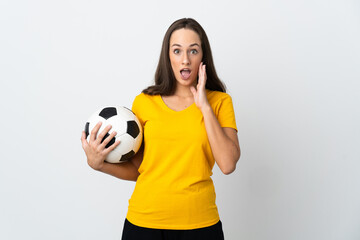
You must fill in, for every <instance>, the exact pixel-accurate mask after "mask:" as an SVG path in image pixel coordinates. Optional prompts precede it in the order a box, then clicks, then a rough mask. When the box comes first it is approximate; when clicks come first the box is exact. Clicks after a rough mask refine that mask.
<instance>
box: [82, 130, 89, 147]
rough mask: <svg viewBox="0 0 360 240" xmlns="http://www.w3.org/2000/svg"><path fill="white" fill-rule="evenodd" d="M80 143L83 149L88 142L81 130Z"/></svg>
mask: <svg viewBox="0 0 360 240" xmlns="http://www.w3.org/2000/svg"><path fill="white" fill-rule="evenodd" d="M81 144H82V147H83V149H85V148H86V147H87V145H88V142H87V141H86V133H85V131H82V133H81Z"/></svg>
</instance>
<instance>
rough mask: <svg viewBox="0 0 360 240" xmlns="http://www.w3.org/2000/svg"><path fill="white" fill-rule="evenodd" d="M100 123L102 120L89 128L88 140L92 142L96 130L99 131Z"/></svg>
mask: <svg viewBox="0 0 360 240" xmlns="http://www.w3.org/2000/svg"><path fill="white" fill-rule="evenodd" d="M101 125H102V122H98V123H97V124H96V125H95V126H94V128H93V129H92V130H91V133H90V139H89V142H94V141H95V140H96V135H97V132H98V131H99V129H100V127H101Z"/></svg>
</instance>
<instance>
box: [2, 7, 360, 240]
mask: <svg viewBox="0 0 360 240" xmlns="http://www.w3.org/2000/svg"><path fill="white" fill-rule="evenodd" d="M183 17H193V18H195V19H196V20H198V21H199V22H200V24H201V25H202V26H203V27H204V29H205V31H206V32H207V34H208V37H209V40H210V43H211V46H212V50H213V55H214V61H215V65H216V68H217V71H218V74H219V76H220V78H221V79H222V80H223V81H224V82H225V84H226V85H227V87H228V93H230V95H231V96H232V97H233V101H234V106H235V111H236V118H237V124H238V128H239V139H240V144H241V148H242V156H241V159H240V161H239V163H238V165H237V170H236V171H235V172H234V173H233V174H231V175H229V176H225V175H222V174H221V173H220V171H219V169H218V167H217V166H215V167H214V176H213V179H214V182H215V187H216V191H217V204H218V207H219V211H220V217H221V219H222V222H223V228H224V232H225V237H226V239H227V240H236V239H246V240H278V239H280V240H304V239H306V240H312V239H314V240H325V239H326V240H337V239H341V240H343V239H345V240H357V239H360V174H359V173H360V161H359V160H360V147H359V145H360V127H359V123H360V110H359V109H360V107H359V105H360V104H359V103H360V94H359V90H360V84H359V81H360V67H359V65H360V47H359V46H360V44H359V43H360V3H359V1H357V0H304V1H285V0H272V1H265V0H241V1H209V0H207V1H205V0H203V1H187V0H184V1H177V2H172V1H114V0H113V1H110V0H105V1H85V0H82V1H81V0H67V1H45V0H43V1H40V0H33V1H25V0H24V1H14V0H2V1H1V2H0V27H1V28H0V79H1V87H0V98H1V99H0V104H1V133H2V136H1V138H0V141H1V142H0V147H1V152H0V161H1V162H0V163H1V164H0V239H4V240H5V239H6V240H10V239H11V240H12V239H37V240H38V239H87V240H90V239H120V237H121V233H122V227H123V221H124V218H125V216H126V211H127V206H128V199H129V197H130V196H131V193H132V190H133V188H134V183H133V182H128V181H122V180H118V179H116V178H113V177H111V176H108V175H105V174H102V173H99V172H95V171H93V170H92V169H91V168H90V167H88V166H87V163H86V158H85V154H84V152H83V150H82V148H81V143H80V135H81V131H82V129H83V127H84V124H85V121H86V119H87V118H88V117H89V116H90V115H91V113H92V112H93V111H95V110H96V109H97V108H98V107H100V106H103V105H123V106H127V107H131V104H132V101H133V99H134V97H135V96H136V95H137V94H139V93H140V92H141V90H142V89H144V88H145V87H147V86H148V85H150V84H151V83H152V81H153V76H154V73H155V69H156V65H157V61H158V58H159V53H160V47H161V42H162V38H163V36H164V34H165V32H166V30H167V28H168V27H169V25H170V24H171V23H172V22H173V21H175V20H177V19H179V18H183Z"/></svg>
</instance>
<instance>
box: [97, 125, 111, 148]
mask: <svg viewBox="0 0 360 240" xmlns="http://www.w3.org/2000/svg"><path fill="white" fill-rule="evenodd" d="M111 128H112V126H111V125H107V126H106V127H105V128H104V130H102V131H101V133H99V135H98V137H97V138H96V141H97V143H98V144H101V142H102V141H103V140H104V137H105V135H106V134H107V133H108V132H109V131H110V129H111Z"/></svg>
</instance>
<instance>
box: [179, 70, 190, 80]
mask: <svg viewBox="0 0 360 240" xmlns="http://www.w3.org/2000/svg"><path fill="white" fill-rule="evenodd" d="M180 75H181V78H182V79H183V80H187V79H189V78H190V75H191V70H190V69H188V68H183V69H181V70H180Z"/></svg>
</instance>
